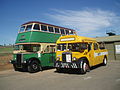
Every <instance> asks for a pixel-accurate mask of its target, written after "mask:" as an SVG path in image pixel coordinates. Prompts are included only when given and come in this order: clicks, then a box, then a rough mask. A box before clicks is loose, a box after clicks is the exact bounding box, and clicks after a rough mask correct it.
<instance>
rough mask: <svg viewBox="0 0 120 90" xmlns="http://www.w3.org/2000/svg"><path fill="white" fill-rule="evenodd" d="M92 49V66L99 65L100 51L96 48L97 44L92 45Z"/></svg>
mask: <svg viewBox="0 0 120 90" xmlns="http://www.w3.org/2000/svg"><path fill="white" fill-rule="evenodd" d="M93 48H94V65H96V64H99V63H100V54H101V53H100V50H99V47H98V44H97V43H94V44H93Z"/></svg>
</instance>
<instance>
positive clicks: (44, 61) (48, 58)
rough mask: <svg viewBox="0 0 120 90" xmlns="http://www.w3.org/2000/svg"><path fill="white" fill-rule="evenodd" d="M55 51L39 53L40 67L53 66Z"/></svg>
mask: <svg viewBox="0 0 120 90" xmlns="http://www.w3.org/2000/svg"><path fill="white" fill-rule="evenodd" d="M54 61H55V53H44V54H42V55H41V65H42V67H46V66H54Z"/></svg>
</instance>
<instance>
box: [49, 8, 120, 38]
mask: <svg viewBox="0 0 120 90" xmlns="http://www.w3.org/2000/svg"><path fill="white" fill-rule="evenodd" d="M53 12H54V14H49V17H50V18H52V19H53V20H55V21H56V22H57V24H60V25H63V26H66V27H70V28H73V29H76V30H77V31H78V33H79V35H84V36H86V35H87V34H89V36H93V37H94V35H96V36H98V35H102V34H103V32H102V31H104V33H105V30H103V29H105V28H108V27H113V26H114V25H115V24H116V23H117V22H119V21H120V20H118V18H119V17H117V16H116V14H115V13H113V12H110V11H104V10H100V9H84V10H80V11H73V10H53ZM100 30H102V31H100Z"/></svg>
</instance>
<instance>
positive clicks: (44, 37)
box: [15, 31, 61, 43]
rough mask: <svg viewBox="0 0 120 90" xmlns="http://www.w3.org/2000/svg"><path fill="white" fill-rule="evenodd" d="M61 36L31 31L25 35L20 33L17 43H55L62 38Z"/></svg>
mask: <svg viewBox="0 0 120 90" xmlns="http://www.w3.org/2000/svg"><path fill="white" fill-rule="evenodd" d="M60 36H61V35H60V34H54V33H47V32H40V31H39V32H38V31H29V32H24V33H19V34H18V36H17V39H16V42H15V43H30V42H37V43H55V42H56V41H57V39H58V38H59V37H60Z"/></svg>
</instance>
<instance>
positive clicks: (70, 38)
mask: <svg viewBox="0 0 120 90" xmlns="http://www.w3.org/2000/svg"><path fill="white" fill-rule="evenodd" d="M80 42H96V39H94V38H89V37H83V36H78V35H66V36H61V37H60V38H59V39H58V40H57V43H80Z"/></svg>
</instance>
